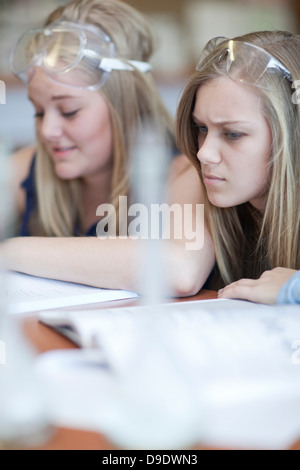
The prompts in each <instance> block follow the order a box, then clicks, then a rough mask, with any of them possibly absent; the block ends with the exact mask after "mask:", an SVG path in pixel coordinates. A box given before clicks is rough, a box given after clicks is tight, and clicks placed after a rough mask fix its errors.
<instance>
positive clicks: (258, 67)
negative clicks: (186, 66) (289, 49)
mask: <svg viewBox="0 0 300 470" xmlns="http://www.w3.org/2000/svg"><path fill="white" fill-rule="evenodd" d="M214 51H215V53H214ZM223 60H225V61H226V73H227V74H228V76H229V77H230V78H232V79H233V80H235V81H239V82H242V83H244V84H247V85H255V86H257V87H259V88H269V86H270V85H269V82H268V80H267V76H266V73H267V72H270V73H277V74H278V73H279V74H280V76H281V77H282V78H286V79H287V80H288V81H289V82H291V83H293V79H292V76H291V73H290V72H289V70H288V69H287V68H286V67H285V66H284V65H283V64H282V63H281V62H280V61H279V60H277V59H275V57H273V56H272V55H271V54H269V53H268V52H267V51H265V50H264V49H262V48H261V47H259V46H256V45H254V44H250V43H247V42H242V41H235V40H231V39H227V38H225V37H216V38H214V39H211V40H210V41H209V42H208V43H207V44H206V46H205V47H204V49H203V51H202V52H201V55H200V59H199V62H198V64H197V67H196V70H197V71H198V72H200V71H201V70H203V69H204V68H205V66H206V65H208V64H209V62H210V61H212V62H214V63H216V64H217V63H220V62H221V61H223Z"/></svg>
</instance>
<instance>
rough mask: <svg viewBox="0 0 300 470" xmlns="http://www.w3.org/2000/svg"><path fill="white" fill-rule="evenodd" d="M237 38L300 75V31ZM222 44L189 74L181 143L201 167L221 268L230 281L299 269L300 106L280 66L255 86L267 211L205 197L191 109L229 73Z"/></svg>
mask: <svg viewBox="0 0 300 470" xmlns="http://www.w3.org/2000/svg"><path fill="white" fill-rule="evenodd" d="M234 40H236V41H243V42H247V43H251V44H255V45H257V46H259V47H261V48H263V49H265V50H266V51H267V52H269V53H270V54H271V55H272V56H273V57H275V58H277V59H278V60H280V61H281V62H282V64H283V65H284V66H285V67H286V68H287V69H288V70H289V71H290V74H291V77H292V79H293V80H297V79H300V37H299V36H296V35H293V34H291V33H287V32H281V31H266V32H257V33H250V34H247V35H244V36H240V37H237V38H235V39H234ZM223 47H224V46H223ZM221 48H222V46H218V48H217V50H214V51H212V52H211V53H210V56H208V57H207V59H206V66H204V67H203V68H202V69H201V71H199V72H196V73H195V74H194V75H193V76H192V77H191V79H190V81H189V83H188V85H187V87H186V89H185V91H184V93H183V95H182V97H181V101H180V104H179V107H178V112H177V145H178V148H179V149H180V150H181V151H182V152H183V153H185V154H186V155H187V156H188V157H189V159H190V160H191V161H192V163H193V164H194V165H195V167H196V168H197V169H198V172H199V176H200V182H201V185H202V187H203V192H204V195H205V207H206V214H207V216H208V217H207V218H208V225H209V229H210V232H211V236H212V239H213V242H214V247H215V255H216V260H217V265H218V269H219V272H220V275H221V278H222V280H223V283H225V284H227V283H230V282H232V281H234V280H237V279H240V278H241V277H250V278H257V277H259V276H260V274H261V273H262V272H263V271H264V270H266V269H272V268H274V267H276V266H282V267H287V268H292V269H300V107H299V104H298V105H297V104H295V103H294V102H293V101H295V100H293V99H292V95H293V93H295V89H293V88H292V83H290V82H289V81H288V80H287V79H282V77H281V76H280V72H279V73H269V74H268V73H266V74H265V77H264V79H265V80H266V81H267V82H268V83H269V84H270V85H271V86H270V87H268V89H262V88H258V87H254V88H255V91H256V93H258V94H260V96H261V99H262V103H263V110H264V115H265V117H266V119H267V121H268V123H269V126H270V129H271V134H272V157H271V161H270V168H271V182H270V186H269V188H268V196H267V203H266V208H265V211H264V214H263V215H262V214H260V213H259V212H258V211H256V210H255V209H254V208H253V207H252V206H251V205H250V204H249V203H245V204H242V205H240V206H237V207H229V208H218V207H215V206H213V205H212V204H211V203H210V201H209V200H208V198H207V195H206V191H205V186H204V184H203V180H202V174H201V168H200V163H199V161H198V159H197V152H198V137H197V129H196V128H195V126H193V121H192V114H193V110H194V106H195V99H196V93H197V91H198V89H199V87H201V86H202V85H203V84H204V83H207V82H208V81H210V80H214V79H217V78H219V77H221V76H224V74H225V73H226V72H225V61H224V60H220V61H217V58H220V50H221ZM210 59H211V60H210ZM214 59H215V60H214ZM257 60H259V58H258V59H257Z"/></svg>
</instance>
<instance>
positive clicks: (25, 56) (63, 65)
mask: <svg viewBox="0 0 300 470" xmlns="http://www.w3.org/2000/svg"><path fill="white" fill-rule="evenodd" d="M36 67H42V68H43V69H44V71H45V72H46V73H47V75H48V76H49V77H50V78H51V79H53V80H55V81H56V82H58V83H59V84H62V85H67V86H70V87H74V88H85V89H89V90H96V89H98V88H100V87H101V86H103V85H104V83H105V82H106V80H107V79H108V77H109V74H110V72H111V71H112V70H129V71H133V70H135V69H138V70H139V71H141V72H142V73H146V72H148V71H149V70H151V65H150V64H149V63H148V62H141V61H136V60H127V59H121V58H116V49H115V45H114V43H113V42H112V40H111V39H110V37H109V36H108V35H107V34H106V33H105V32H104V31H102V30H101V29H99V28H96V27H94V26H92V25H87V24H77V23H72V22H68V21H62V22H58V23H52V24H51V25H49V26H47V27H45V28H43V29H34V30H31V31H28V32H26V33H25V34H23V35H22V36H21V37H20V39H19V40H18V42H17V43H16V45H15V47H14V48H13V50H12V53H11V56H10V68H11V70H12V72H13V73H14V74H15V75H16V76H17V77H18V78H19V79H20V80H21V81H22V82H23V83H25V84H28V83H29V82H30V80H31V79H32V77H33V75H34V72H35V69H36Z"/></svg>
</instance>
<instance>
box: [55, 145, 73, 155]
mask: <svg viewBox="0 0 300 470" xmlns="http://www.w3.org/2000/svg"><path fill="white" fill-rule="evenodd" d="M74 149H75V147H55V148H53V149H52V151H53V155H54V156H55V157H66V156H68V155H69V154H70V153H71V152H73V150H74Z"/></svg>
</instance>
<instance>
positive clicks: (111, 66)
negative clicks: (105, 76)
mask: <svg viewBox="0 0 300 470" xmlns="http://www.w3.org/2000/svg"><path fill="white" fill-rule="evenodd" d="M129 64H132V66H133V67H131V66H130V65H129ZM99 68H101V69H102V70H104V71H106V72H111V71H112V70H131V71H132V70H134V69H135V68H136V69H138V70H139V71H140V72H143V73H145V72H149V71H150V70H151V69H152V66H151V65H150V64H149V63H148V62H141V61H139V60H128V63H125V62H123V61H122V60H120V59H113V58H108V57H103V58H102V59H101V61H100V64H99Z"/></svg>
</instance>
